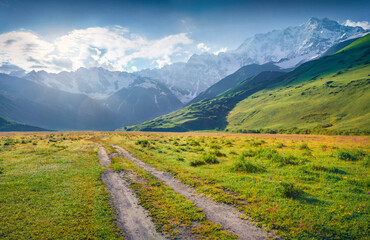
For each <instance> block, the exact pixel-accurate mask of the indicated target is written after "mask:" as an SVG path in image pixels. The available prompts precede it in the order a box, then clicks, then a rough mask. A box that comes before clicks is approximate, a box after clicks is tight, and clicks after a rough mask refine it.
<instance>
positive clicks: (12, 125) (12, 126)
mask: <svg viewBox="0 0 370 240" xmlns="http://www.w3.org/2000/svg"><path fill="white" fill-rule="evenodd" d="M10 131H22V132H27V131H47V130H46V129H43V128H39V127H34V126H29V125H26V124H23V123H18V122H14V121H9V120H6V119H4V118H2V117H0V132H10Z"/></svg>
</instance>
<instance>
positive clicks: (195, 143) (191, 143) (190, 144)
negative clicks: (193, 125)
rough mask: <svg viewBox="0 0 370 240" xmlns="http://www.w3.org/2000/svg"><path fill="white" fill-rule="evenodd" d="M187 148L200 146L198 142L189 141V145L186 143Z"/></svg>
mask: <svg viewBox="0 0 370 240" xmlns="http://www.w3.org/2000/svg"><path fill="white" fill-rule="evenodd" d="M188 145H189V146H193V147H196V146H200V144H199V142H197V141H195V140H191V141H190V142H189V143H188Z"/></svg>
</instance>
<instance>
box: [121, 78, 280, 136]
mask: <svg viewBox="0 0 370 240" xmlns="http://www.w3.org/2000/svg"><path fill="white" fill-rule="evenodd" d="M283 74H284V73H283V72H262V73H260V74H258V75H257V76H255V77H251V78H248V79H247V80H245V81H243V82H242V83H240V84H239V85H238V86H237V88H238V91H235V92H231V93H228V94H226V95H221V96H220V97H217V98H213V99H208V100H203V101H201V102H198V103H194V104H191V105H189V106H187V107H185V108H182V109H180V110H178V111H175V112H172V113H169V114H167V115H163V116H161V117H158V118H155V119H153V120H151V121H147V122H144V123H142V124H138V125H135V126H131V127H125V128H123V129H122V130H128V131H170V132H184V131H197V130H212V129H224V128H225V127H226V126H227V122H226V116H227V114H228V113H229V112H230V111H231V110H232V109H233V108H234V107H235V105H236V104H237V103H238V102H240V101H241V100H243V99H245V98H246V97H248V96H250V95H252V94H253V93H256V92H258V91H260V90H262V89H264V88H266V87H267V86H268V85H271V83H272V82H274V81H275V79H276V78H278V77H280V76H282V75H283Z"/></svg>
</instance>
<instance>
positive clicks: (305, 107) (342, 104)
mask: <svg viewBox="0 0 370 240" xmlns="http://www.w3.org/2000/svg"><path fill="white" fill-rule="evenodd" d="M369 61H370V35H367V36H365V37H363V38H360V39H358V40H356V41H355V42H353V43H352V44H350V45H349V46H347V47H345V48H344V50H343V51H340V52H339V53H336V54H333V55H331V56H326V57H323V58H321V59H318V60H315V61H311V62H308V63H305V64H303V65H301V66H300V67H298V68H297V69H295V70H293V71H291V72H289V73H287V74H286V75H285V76H284V77H282V78H276V77H274V78H271V79H263V80H264V81H263V83H262V84H261V83H259V85H258V86H257V87H256V86H253V85H251V84H250V81H253V78H251V79H247V80H246V81H244V82H242V83H241V84H240V85H239V86H237V87H235V88H234V89H231V90H229V91H227V92H226V93H224V94H223V95H221V96H220V97H217V98H214V99H210V100H204V101H201V102H198V103H196V104H192V105H190V106H188V107H185V108H183V109H181V110H179V111H176V112H173V113H170V114H167V115H164V116H161V117H159V118H156V119H153V120H151V121H148V122H144V123H142V124H139V125H136V126H132V127H128V128H126V130H136V131H189V130H190V131H191V130H207V129H208V130H209V129H217V128H219V129H224V128H225V127H227V129H229V130H236V131H237V130H242V129H258V128H275V129H276V128H293V127H298V128H313V127H317V126H319V127H329V128H328V129H334V130H343V129H345V130H351V129H356V130H361V131H368V130H369V129H368V127H367V126H366V123H367V121H366V119H368V109H369V105H368V104H369V102H370V99H369V94H368V93H367V94H366V91H367V92H368V87H369V80H368V74H369V72H370V69H369ZM256 82H258V81H256ZM241 90H242V91H241ZM253 94H254V95H253ZM252 95H253V96H252ZM245 98H247V99H246V100H244V101H243V102H241V103H239V104H238V105H237V106H236V108H235V109H234V110H232V109H233V108H234V106H235V105H236V104H237V103H238V102H240V101H241V100H243V99H245ZM231 110H232V111H231ZM230 111H231V112H230ZM229 112H230V113H229ZM227 114H229V115H228V116H227V120H226V119H225V116H226V115H227ZM331 125H333V126H331Z"/></svg>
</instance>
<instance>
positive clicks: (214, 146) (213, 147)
mask: <svg viewBox="0 0 370 240" xmlns="http://www.w3.org/2000/svg"><path fill="white" fill-rule="evenodd" d="M209 147H210V148H212V149H221V147H220V146H219V145H217V144H212V145H211V146H209Z"/></svg>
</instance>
